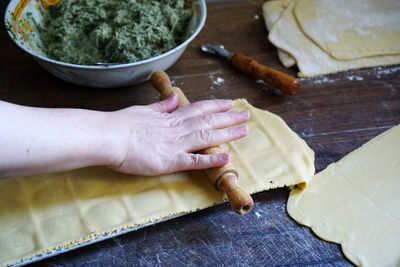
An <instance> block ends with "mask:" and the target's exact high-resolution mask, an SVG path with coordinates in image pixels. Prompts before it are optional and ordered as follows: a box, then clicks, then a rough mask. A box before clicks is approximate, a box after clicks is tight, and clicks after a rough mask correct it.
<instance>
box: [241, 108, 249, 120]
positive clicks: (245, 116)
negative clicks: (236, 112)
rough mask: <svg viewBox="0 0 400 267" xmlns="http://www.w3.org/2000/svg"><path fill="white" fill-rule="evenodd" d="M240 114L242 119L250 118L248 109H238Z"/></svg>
mask: <svg viewBox="0 0 400 267" xmlns="http://www.w3.org/2000/svg"><path fill="white" fill-rule="evenodd" d="M240 116H241V117H242V118H244V119H250V112H249V111H248V110H242V111H240Z"/></svg>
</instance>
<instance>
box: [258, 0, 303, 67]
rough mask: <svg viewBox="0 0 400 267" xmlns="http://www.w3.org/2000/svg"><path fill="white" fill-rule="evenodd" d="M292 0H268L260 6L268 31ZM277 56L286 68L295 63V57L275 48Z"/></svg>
mask: <svg viewBox="0 0 400 267" xmlns="http://www.w3.org/2000/svg"><path fill="white" fill-rule="evenodd" d="M292 1H293V0H281V1H275V0H273V1H268V2H265V3H264V5H263V6H262V10H263V17H264V20H265V26H266V27H267V30H268V31H270V30H271V29H272V27H273V26H274V24H275V23H276V22H277V21H278V20H279V18H280V17H281V15H282V13H283V11H284V10H285V9H286V8H287V7H288V6H289V4H290V3H291V2H292ZM277 50H278V57H279V60H280V61H281V63H282V65H283V66H285V67H286V68H290V67H293V66H294V65H296V61H295V59H294V58H293V57H292V56H291V55H290V54H289V53H287V52H285V51H283V50H281V49H279V48H278V49H277Z"/></svg>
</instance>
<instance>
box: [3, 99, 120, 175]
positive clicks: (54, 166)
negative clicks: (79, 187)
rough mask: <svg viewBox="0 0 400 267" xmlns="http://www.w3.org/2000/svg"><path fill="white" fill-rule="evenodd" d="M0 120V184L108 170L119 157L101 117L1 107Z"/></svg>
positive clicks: (80, 112)
mask: <svg viewBox="0 0 400 267" xmlns="http://www.w3.org/2000/svg"><path fill="white" fill-rule="evenodd" d="M0 114H1V117H2V118H1V120H0V147H1V151H0V177H1V178H8V177H15V176H21V175H27V174H35V173H44V172H54V171H62V170H68V169H74V168H80V167H85V166H93V165H109V164H112V163H113V162H112V161H113V153H114V152H115V153H118V151H115V150H113V147H118V146H117V145H114V144H113V143H117V142H118V138H117V137H115V136H113V131H109V127H110V125H109V113H106V112H98V111H90V110H82V109H47V108H33V107H25V106H19V105H13V104H9V103H5V102H1V101H0Z"/></svg>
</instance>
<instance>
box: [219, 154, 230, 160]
mask: <svg viewBox="0 0 400 267" xmlns="http://www.w3.org/2000/svg"><path fill="white" fill-rule="evenodd" d="M220 158H221V159H222V160H223V161H229V160H230V158H231V156H230V155H229V154H227V153H221V154H220Z"/></svg>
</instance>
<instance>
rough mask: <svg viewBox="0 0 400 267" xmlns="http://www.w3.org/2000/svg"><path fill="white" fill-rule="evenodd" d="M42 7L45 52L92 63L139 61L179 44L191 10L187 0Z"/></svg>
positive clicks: (70, 1) (106, 0) (105, 0)
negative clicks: (186, 6)
mask: <svg viewBox="0 0 400 267" xmlns="http://www.w3.org/2000/svg"><path fill="white" fill-rule="evenodd" d="M42 13H43V17H42V21H41V24H40V25H37V33H38V36H39V38H40V39H41V40H42V43H43V50H44V52H45V53H46V54H47V56H48V57H50V58H52V59H55V60H59V61H62V62H67V63H73V64H80V65H92V64H94V63H97V62H104V63H128V62H136V61H140V60H144V59H147V58H151V57H154V56H157V55H160V54H162V53H164V52H166V51H168V50H170V49H172V48H174V47H176V46H178V45H179V44H180V43H182V41H184V40H183V38H184V37H183V36H184V35H185V32H186V29H187V25H188V21H189V20H190V18H191V16H192V13H193V12H192V9H190V8H185V6H184V0H62V1H60V2H59V3H57V4H55V5H52V6H50V7H49V8H48V9H47V10H42Z"/></svg>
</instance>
